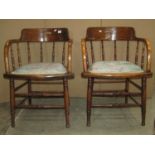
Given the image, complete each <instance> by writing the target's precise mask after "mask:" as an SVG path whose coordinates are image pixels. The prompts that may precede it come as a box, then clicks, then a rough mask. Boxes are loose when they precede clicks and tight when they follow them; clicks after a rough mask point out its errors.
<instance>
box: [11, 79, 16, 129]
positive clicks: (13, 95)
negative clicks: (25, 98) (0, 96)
mask: <svg viewBox="0 0 155 155" xmlns="http://www.w3.org/2000/svg"><path fill="white" fill-rule="evenodd" d="M14 85H15V84H14V79H10V114H11V126H12V127H15V89H14Z"/></svg>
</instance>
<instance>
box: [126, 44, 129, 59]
mask: <svg viewBox="0 0 155 155" xmlns="http://www.w3.org/2000/svg"><path fill="white" fill-rule="evenodd" d="M126 61H129V41H127V46H126Z"/></svg>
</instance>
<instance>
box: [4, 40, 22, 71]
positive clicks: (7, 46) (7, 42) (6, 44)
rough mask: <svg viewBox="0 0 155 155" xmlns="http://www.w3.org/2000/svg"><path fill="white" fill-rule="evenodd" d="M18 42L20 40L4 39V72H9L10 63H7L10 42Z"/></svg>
mask: <svg viewBox="0 0 155 155" xmlns="http://www.w3.org/2000/svg"><path fill="white" fill-rule="evenodd" d="M18 42H20V40H19V39H13V40H8V41H6V43H5V45H4V66H5V73H6V74H9V73H10V72H11V70H10V64H9V52H10V47H11V44H12V43H18Z"/></svg>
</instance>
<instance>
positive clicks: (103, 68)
mask: <svg viewBox="0 0 155 155" xmlns="http://www.w3.org/2000/svg"><path fill="white" fill-rule="evenodd" d="M89 72H91V73H141V72H144V71H143V70H142V69H141V68H140V67H139V66H138V65H135V64H133V63H131V62H129V61H98V62H95V63H93V64H92V65H91V67H90V68H89Z"/></svg>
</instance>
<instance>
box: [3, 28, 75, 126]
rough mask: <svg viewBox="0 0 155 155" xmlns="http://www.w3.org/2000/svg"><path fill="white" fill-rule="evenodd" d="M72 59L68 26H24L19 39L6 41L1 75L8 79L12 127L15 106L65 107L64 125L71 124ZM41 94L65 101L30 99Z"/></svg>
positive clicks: (35, 107) (41, 95)
mask: <svg viewBox="0 0 155 155" xmlns="http://www.w3.org/2000/svg"><path fill="white" fill-rule="evenodd" d="M71 61H72V40H71V39H70V38H69V34H68V29H67V28H28V29H23V30H22V31H21V36H20V39H12V40H8V41H7V42H6V44H5V47H4V63H5V73H4V78H6V79H9V81H10V109H11V110H10V111H11V126H12V127H15V112H16V109H17V108H30V109H31V108H32V109H42V108H43V109H53V108H54V109H64V111H65V120H66V127H69V126H70V122H69V91H68V80H69V79H72V78H73V76H74V75H73V73H72V70H71V69H72V64H71ZM44 84H45V85H44ZM55 85H56V86H55ZM58 85H60V86H62V87H61V90H60V89H59V90H57V87H58V88H59V87H60V86H58ZM43 86H45V87H43ZM24 87H25V88H24ZM51 87H52V88H53V89H54V88H55V89H56V90H55V89H54V90H53V89H52V90H51V89H50V88H51ZM39 88H40V89H41V90H39V91H38V89H39ZM43 88H44V89H43ZM40 97H43V98H44V97H48V98H50V97H51V98H52V97H54V98H59V97H60V98H64V104H61V105H53V104H49V105H47V104H37V103H33V102H32V98H40ZM16 98H19V99H18V102H17V101H16ZM19 101H20V102H19Z"/></svg>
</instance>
